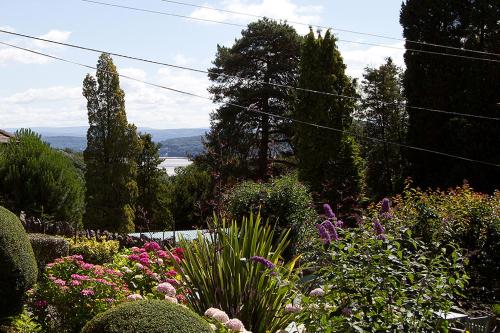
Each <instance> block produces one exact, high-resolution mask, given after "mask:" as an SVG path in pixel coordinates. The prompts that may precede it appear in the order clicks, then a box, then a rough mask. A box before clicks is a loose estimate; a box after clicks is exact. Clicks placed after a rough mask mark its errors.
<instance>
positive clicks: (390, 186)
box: [359, 58, 408, 199]
mask: <svg viewBox="0 0 500 333" xmlns="http://www.w3.org/2000/svg"><path fill="white" fill-rule="evenodd" d="M363 77H364V79H363V82H362V86H361V88H362V95H363V100H362V103H361V109H360V112H359V118H360V121H361V123H362V126H363V132H364V135H366V136H368V137H372V138H376V139H378V140H379V141H369V140H366V142H365V144H364V145H363V155H364V157H365V160H366V169H365V174H366V184H367V187H368V191H369V193H370V194H371V196H373V197H374V198H375V199H380V198H381V197H383V196H388V195H391V194H396V193H397V192H398V191H399V190H401V189H402V186H403V181H404V176H403V170H404V166H405V165H404V160H403V156H402V155H401V151H400V147H399V146H397V145H393V144H389V143H386V142H384V141H390V142H395V143H400V144H403V143H404V142H405V138H406V127H407V121H408V119H407V118H408V116H407V113H406V110H405V105H404V97H403V85H402V70H401V68H399V67H398V66H396V65H395V64H394V62H393V61H392V59H391V58H388V59H387V61H386V63H385V64H383V65H381V66H380V67H379V68H369V67H368V68H366V69H365V73H364V74H363Z"/></svg>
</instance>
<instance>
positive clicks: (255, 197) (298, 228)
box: [225, 175, 317, 253]
mask: <svg viewBox="0 0 500 333" xmlns="http://www.w3.org/2000/svg"><path fill="white" fill-rule="evenodd" d="M226 202H227V203H226V205H225V207H226V209H227V212H228V214H229V215H230V216H231V217H232V218H236V219H240V218H242V217H243V216H246V215H248V212H249V211H252V212H253V213H254V214H257V213H258V212H259V211H260V213H261V216H263V217H264V218H266V219H269V222H270V223H272V224H274V225H276V227H277V231H278V232H279V233H280V232H282V231H284V230H287V229H290V230H291V231H290V240H291V247H292V250H291V251H287V252H288V253H297V252H300V251H301V249H302V247H303V246H304V243H305V239H307V238H308V237H310V236H311V235H315V232H314V222H316V219H317V214H316V212H315V211H314V208H313V207H314V205H313V200H312V197H311V195H310V193H309V191H308V189H307V187H305V186H304V185H302V184H301V183H300V182H299V181H298V180H297V178H296V177H295V176H294V175H287V176H283V177H280V178H275V179H274V180H272V181H271V182H270V183H264V184H259V183H254V182H251V181H248V182H243V183H241V184H239V185H237V186H236V187H234V188H233V189H231V190H230V192H229V193H228V194H227V198H226Z"/></svg>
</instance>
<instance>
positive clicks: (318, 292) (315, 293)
mask: <svg viewBox="0 0 500 333" xmlns="http://www.w3.org/2000/svg"><path fill="white" fill-rule="evenodd" d="M324 295H325V291H324V290H323V289H321V288H316V289H313V290H311V292H310V293H309V296H316V297H321V296H324Z"/></svg>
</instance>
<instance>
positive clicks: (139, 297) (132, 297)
mask: <svg viewBox="0 0 500 333" xmlns="http://www.w3.org/2000/svg"><path fill="white" fill-rule="evenodd" d="M127 299H128V300H131V301H138V300H140V299H142V296H141V295H139V294H132V295H128V296H127Z"/></svg>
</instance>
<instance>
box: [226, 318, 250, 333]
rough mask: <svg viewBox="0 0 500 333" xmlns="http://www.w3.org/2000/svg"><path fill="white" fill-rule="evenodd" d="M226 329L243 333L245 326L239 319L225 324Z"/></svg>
mask: <svg viewBox="0 0 500 333" xmlns="http://www.w3.org/2000/svg"><path fill="white" fill-rule="evenodd" d="M226 327H227V328H229V329H230V330H233V331H236V332H245V331H246V329H245V326H244V325H243V323H242V322H241V321H240V320H239V319H236V318H234V319H231V320H228V321H227V322H226Z"/></svg>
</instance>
